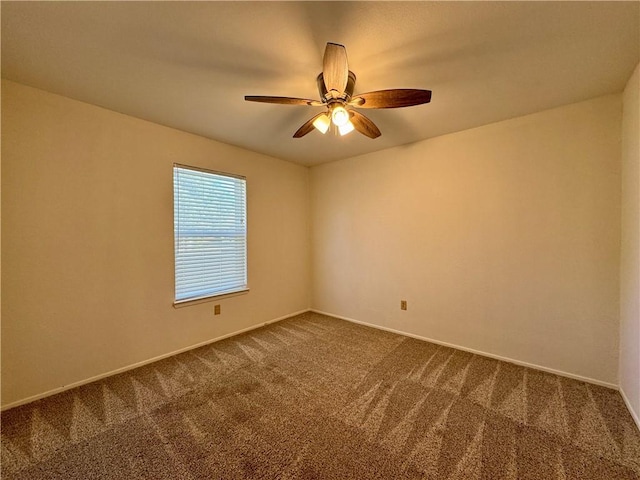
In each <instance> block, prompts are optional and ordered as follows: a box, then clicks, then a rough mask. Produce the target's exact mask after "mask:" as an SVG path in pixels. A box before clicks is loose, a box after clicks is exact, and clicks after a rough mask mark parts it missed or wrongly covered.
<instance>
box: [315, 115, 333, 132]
mask: <svg viewBox="0 0 640 480" xmlns="http://www.w3.org/2000/svg"><path fill="white" fill-rule="evenodd" d="M330 125H331V120H329V116H328V115H320V116H319V117H318V118H316V119H315V120H314V121H313V126H314V127H316V128H317V129H318V130H319V131H320V132H321V133H322V134H323V135H324V134H325V133H327V130H329V126H330Z"/></svg>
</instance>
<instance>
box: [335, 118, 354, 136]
mask: <svg viewBox="0 0 640 480" xmlns="http://www.w3.org/2000/svg"><path fill="white" fill-rule="evenodd" d="M354 128H355V127H354V126H353V123H351V122H349V121H347V123H345V124H344V125H340V126H338V130H339V131H340V135H346V134H347V133H351V132H353V130H354Z"/></svg>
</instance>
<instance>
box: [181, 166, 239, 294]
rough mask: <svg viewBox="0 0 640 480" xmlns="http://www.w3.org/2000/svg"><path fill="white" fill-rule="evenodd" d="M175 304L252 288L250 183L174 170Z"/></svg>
mask: <svg viewBox="0 0 640 480" xmlns="http://www.w3.org/2000/svg"><path fill="white" fill-rule="evenodd" d="M173 209H174V217H173V218H174V242H175V300H176V303H178V302H181V301H189V300H196V299H200V298H205V297H211V296H215V295H223V294H226V293H233V292H238V291H241V290H246V289H247V222H246V217H247V214H246V180H245V178H244V177H236V176H231V175H226V174H222V173H216V172H210V171H206V170H200V169H194V168H191V167H185V166H181V165H174V168H173Z"/></svg>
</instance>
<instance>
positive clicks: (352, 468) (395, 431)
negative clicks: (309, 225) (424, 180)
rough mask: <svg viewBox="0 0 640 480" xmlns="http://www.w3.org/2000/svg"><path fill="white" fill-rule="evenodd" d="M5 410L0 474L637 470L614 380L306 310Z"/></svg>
mask: <svg viewBox="0 0 640 480" xmlns="http://www.w3.org/2000/svg"><path fill="white" fill-rule="evenodd" d="M1 422H2V432H1V437H2V441H1V446H2V457H1V460H2V478H4V479H7V480H9V479H16V480H17V479H25V480H27V479H28V480H39V479H83V480H87V479H127V480H131V479H140V478H148V479H154V480H162V479H225V480H226V479H254V478H257V479H305V480H311V479H340V480H345V479H358V480H363V479H442V480H444V479H447V480H449V479H465V480H466V479H473V480H475V479H487V480H489V479H490V480H501V479H505V480H506V479H509V480H511V479H532V480H533V479H535V480H544V479H554V480H555V479H558V480H572V479H575V480H592V479H593V480H596V479H597V480H627V479H628V480H632V479H636V480H638V479H639V478H640V432H638V429H637V427H636V426H635V424H634V423H633V419H632V418H631V416H630V414H629V412H628V410H627V409H626V407H625V405H624V402H623V400H622V398H621V397H620V394H619V393H618V392H617V391H615V390H610V389H607V388H603V387H599V386H595V385H591V384H587V383H583V382H579V381H575V380H571V379H567V378H564V377H559V376H555V375H551V374H548V373H544V372H540V371H537V370H532V369H528V368H524V367H520V366H516V365H513V364H510V363H506V362H501V361H497V360H492V359H489V358H485V357H482V356H478V355H473V354H470V353H466V352H463V351H460V350H455V349H452V348H447V347H443V346H438V345H435V344H432V343H428V342H423V341H419V340H415V339H412V338H408V337H403V336H400V335H396V334H392V333H388V332H384V331H380V330H376V329H373V328H368V327H364V326H360V325H356V324H352V323H349V322H346V321H343V320H338V319H335V318H331V317H327V316H323V315H319V314H315V313H305V314H302V315H298V316H296V317H293V318H290V319H287V320H283V321H281V322H278V323H274V324H272V325H269V326H266V327H263V328H260V329H257V330H253V331H251V332H248V333H245V334H242V335H239V336H236V337H233V338H228V339H226V340H223V341H220V342H217V343H214V344H211V345H208V346H205V347H201V348H198V349H196V350H192V351H190V352H187V353H183V354H180V355H177V356H175V357H171V358H168V359H165V360H162V361H159V362H156V363H153V364H150V365H147V366H144V367H141V368H138V369H135V370H132V371H129V372H126V373H122V374H120V375H117V376H113V377H109V378H106V379H104V380H101V381H98V382H94V383H91V384H88V385H85V386H82V387H79V388H76V389H73V390H69V391H67V392H64V393H61V394H58V395H55V396H52V397H48V398H45V399H42V400H39V401H36V402H33V403H30V404H28V405H24V406H20V407H16V408H13V409H10V410H7V411H5V412H3V413H2V416H1Z"/></svg>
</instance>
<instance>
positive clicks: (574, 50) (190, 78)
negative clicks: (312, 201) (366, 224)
mask: <svg viewBox="0 0 640 480" xmlns="http://www.w3.org/2000/svg"><path fill="white" fill-rule="evenodd" d="M1 8H2V76H3V77H4V78H8V79H10V80H14V81H17V82H21V83H24V84H27V85H31V86H34V87H38V88H41V89H44V90H47V91H50V92H53V93H58V94H61V95H65V96H67V97H71V98H75V99H78V100H82V101H85V102H89V103H92V104H95V105H100V106H102V107H105V108H108V109H111V110H115V111H118V112H122V113H126V114H128V115H133V116H135V117H139V118H143V119H146V120H150V121H153V122H156V123H159V124H162V125H168V126H171V127H174V128H178V129H181V130H185V131H188V132H192V133H195V134H198V135H202V136H205V137H209V138H212V139H215V140H219V141H222V142H225V143H230V144H233V145H238V146H240V147H243V148H246V149H249V150H253V151H256V152H261V153H265V154H268V155H272V156H274V157H278V158H282V159H286V160H290V161H293V162H297V163H300V164H303V165H314V164H319V163H323V162H327V161H332V160H337V159H342V158H346V157H351V156H355V155H360V154H364V153H368V152H372V151H376V150H381V149H385V148H389V147H393V146H397V145H404V144H407V143H412V142H416V141H419V140H422V139H426V138H431V137H435V136H438V135H442V134H446V133H450V132H455V131H460V130H464V129H468V128H472V127H476V126H480V125H484V124H487V123H491V122H495V121H499V120H504V119H507V118H512V117H516V116H520V115H524V114H528V113H533V112H537V111H540V110H545V109H548V108H553V107H556V106H560V105H565V104H568V103H573V102H577V101H581V100H585V99H588V98H593V97H596V96H600V95H604V94H608V93H615V92H620V91H622V89H623V88H624V85H625V83H626V81H627V80H628V78H629V77H630V75H631V73H632V71H633V69H634V67H635V66H636V65H637V63H638V61H639V59H640V2H637V1H636V2H607V1H604V2H282V3H281V2H6V1H3V2H2V4H1ZM329 41H330V42H336V43H341V44H343V45H345V46H346V48H347V54H348V58H349V67H350V69H351V70H352V71H353V72H354V73H355V74H356V75H357V78H358V80H357V82H356V89H355V90H356V93H362V92H366V91H371V90H379V89H387V88H420V89H429V90H432V91H433V99H432V101H431V103H430V104H427V105H421V106H415V107H409V108H400V109H392V110H366V111H363V113H365V114H366V115H367V116H369V117H370V118H371V119H372V120H373V121H374V122H375V123H376V124H377V125H378V127H379V128H380V130H381V131H382V136H381V137H380V138H378V139H376V140H371V139H369V138H366V137H364V136H363V135H359V134H358V133H357V132H354V133H352V134H350V135H348V136H346V137H339V136H334V135H332V134H327V135H325V136H323V135H321V134H320V133H319V132H317V131H313V132H311V133H310V134H308V135H307V136H305V137H303V138H301V139H294V138H292V135H293V133H294V132H295V131H296V130H297V129H298V127H299V126H300V125H301V124H302V123H304V122H305V121H306V120H308V119H309V118H311V117H312V116H313V115H315V114H316V113H317V112H319V111H321V108H320V107H306V106H288V105H269V104H260V103H252V102H245V101H244V95H276V96H292V97H302V98H313V99H316V98H318V92H317V87H316V76H317V75H318V73H320V71H321V69H322V55H323V51H324V47H325V44H326V42H329Z"/></svg>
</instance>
